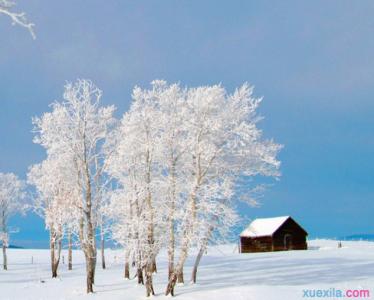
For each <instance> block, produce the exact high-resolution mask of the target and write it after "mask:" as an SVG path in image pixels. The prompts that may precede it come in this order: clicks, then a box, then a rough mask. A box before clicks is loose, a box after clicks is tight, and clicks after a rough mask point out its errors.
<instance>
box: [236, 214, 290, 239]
mask: <svg viewBox="0 0 374 300" xmlns="http://www.w3.org/2000/svg"><path fill="white" fill-rule="evenodd" d="M288 218H290V216H284V217H275V218H263V219H256V220H254V221H253V222H252V223H251V224H249V226H248V227H247V228H246V229H245V230H243V232H242V233H241V234H240V236H244V237H259V236H271V235H273V233H274V232H275V231H276V230H277V229H278V228H279V227H280V226H282V225H283V223H284V222H286V220H287V219H288Z"/></svg>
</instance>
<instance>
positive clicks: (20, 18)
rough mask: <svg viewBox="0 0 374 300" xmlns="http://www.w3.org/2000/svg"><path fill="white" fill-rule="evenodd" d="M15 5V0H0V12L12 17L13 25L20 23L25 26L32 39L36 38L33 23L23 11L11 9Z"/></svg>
mask: <svg viewBox="0 0 374 300" xmlns="http://www.w3.org/2000/svg"><path fill="white" fill-rule="evenodd" d="M15 5H16V3H15V2H13V1H9V0H0V14H5V15H7V16H9V17H10V18H11V19H12V24H13V25H20V26H22V27H24V28H26V29H27V30H28V31H29V32H30V34H31V36H32V38H33V39H35V38H36V35H35V32H34V26H35V24H34V23H30V22H29V21H28V20H27V18H26V14H25V13H24V12H14V11H12V8H13V7H14V6H15Z"/></svg>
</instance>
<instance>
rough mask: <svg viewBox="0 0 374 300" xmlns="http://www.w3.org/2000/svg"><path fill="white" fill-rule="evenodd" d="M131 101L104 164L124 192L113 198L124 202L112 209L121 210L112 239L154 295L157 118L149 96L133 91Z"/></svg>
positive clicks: (157, 214)
mask: <svg viewBox="0 0 374 300" xmlns="http://www.w3.org/2000/svg"><path fill="white" fill-rule="evenodd" d="M133 99H134V102H133V104H132V106H131V108H130V111H129V112H128V113H127V114H125V116H124V117H123V119H122V123H121V126H120V128H119V130H118V137H117V140H118V144H117V146H116V151H115V152H114V154H113V155H112V156H111V157H110V159H108V161H107V164H108V170H109V171H108V172H109V173H110V175H111V176H112V177H114V178H116V179H117V180H118V182H119V183H120V185H121V186H122V187H123V191H124V192H123V194H122V197H121V196H119V197H118V196H117V197H116V198H114V199H115V201H117V202H118V201H123V203H121V204H116V205H115V206H114V207H121V208H122V209H123V210H124V213H122V214H121V215H120V216H118V214H117V215H116V211H115V210H113V212H114V216H112V218H113V217H114V219H115V220H116V222H117V224H118V225H114V226H113V231H114V237H115V239H116V240H117V241H118V242H120V243H121V244H122V245H124V247H128V248H129V249H131V250H130V251H131V253H129V255H130V256H131V257H133V259H134V261H135V264H136V266H137V275H138V279H140V278H141V277H140V276H142V272H143V271H144V274H145V279H146V282H145V286H146V294H147V296H150V295H151V294H154V289H153V278H152V274H153V272H154V271H155V269H156V267H155V266H156V263H155V259H156V256H157V253H158V251H159V249H160V248H161V246H162V242H161V240H160V237H161V236H162V234H161V233H162V230H161V229H162V228H163V225H162V224H163V214H162V210H160V209H159V203H160V198H161V196H162V193H160V188H161V187H160V185H159V182H158V181H157V178H158V177H159V172H160V169H159V168H158V167H157V165H156V161H155V156H156V151H157V148H156V140H157V138H158V137H157V135H158V133H159V132H158V130H157V126H158V125H157V123H158V117H157V110H156V109H155V107H154V105H155V102H154V101H153V94H152V93H143V91H142V90H141V89H139V88H135V90H134V92H133ZM113 203H116V202H113ZM156 207H157V212H156ZM129 216H131V217H132V218H133V219H132V220H131V222H130V223H129V222H128V221H127V220H125V219H123V218H126V219H127V218H129Z"/></svg>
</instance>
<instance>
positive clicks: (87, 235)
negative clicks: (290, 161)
mask: <svg viewBox="0 0 374 300" xmlns="http://www.w3.org/2000/svg"><path fill="white" fill-rule="evenodd" d="M101 96H102V91H101V90H100V89H98V88H97V87H96V86H95V85H94V84H93V83H92V82H91V81H89V80H77V81H76V82H75V83H68V84H66V85H65V92H64V100H63V101H60V102H55V103H53V105H52V112H49V113H45V114H44V115H43V116H42V117H41V118H35V119H34V125H35V131H36V134H37V135H36V137H35V139H34V141H35V142H36V143H38V144H40V145H42V146H43V147H44V148H45V149H46V150H47V154H48V156H51V157H60V156H61V157H66V158H67V160H68V162H69V163H70V164H71V165H73V166H74V168H72V171H71V173H70V174H69V176H70V177H71V178H73V179H74V180H75V184H74V186H75V187H76V188H77V190H78V191H79V197H76V201H75V203H74V207H77V208H78V209H79V213H80V216H79V221H78V222H79V230H78V232H79V240H80V245H81V248H82V250H83V252H84V254H85V259H86V271H87V293H92V292H93V284H94V279H95V267H96V256H97V253H96V239H95V230H96V224H97V220H96V216H97V212H96V209H97V208H98V207H99V205H98V204H97V203H98V202H99V201H101V200H102V199H101V196H102V191H103V189H104V185H105V183H106V182H107V181H106V180H105V179H103V178H102V176H103V169H104V167H105V166H104V159H105V156H106V155H107V153H106V150H107V148H104V144H105V139H106V137H107V136H108V134H109V133H110V131H111V130H112V128H113V126H114V125H115V119H114V118H113V112H114V110H115V108H114V106H109V107H100V98H101Z"/></svg>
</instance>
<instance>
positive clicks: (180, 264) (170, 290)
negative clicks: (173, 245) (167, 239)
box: [165, 240, 188, 296]
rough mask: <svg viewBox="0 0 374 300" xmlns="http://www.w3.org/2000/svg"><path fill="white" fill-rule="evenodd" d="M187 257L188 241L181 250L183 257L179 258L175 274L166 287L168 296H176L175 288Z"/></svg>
mask: <svg viewBox="0 0 374 300" xmlns="http://www.w3.org/2000/svg"><path fill="white" fill-rule="evenodd" d="M187 255H188V241H187V240H186V242H185V243H184V245H183V246H182V249H181V255H180V258H179V262H178V265H177V266H176V268H175V269H174V270H173V273H172V274H171V276H170V279H169V282H168V285H167V287H166V291H165V295H166V296H168V295H169V294H170V295H172V296H174V288H175V285H176V283H177V280H178V277H179V276H180V275H179V274H180V273H183V266H184V263H185V261H186V259H187Z"/></svg>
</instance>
